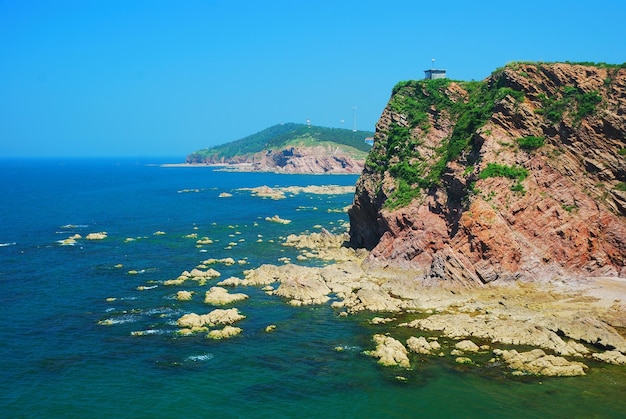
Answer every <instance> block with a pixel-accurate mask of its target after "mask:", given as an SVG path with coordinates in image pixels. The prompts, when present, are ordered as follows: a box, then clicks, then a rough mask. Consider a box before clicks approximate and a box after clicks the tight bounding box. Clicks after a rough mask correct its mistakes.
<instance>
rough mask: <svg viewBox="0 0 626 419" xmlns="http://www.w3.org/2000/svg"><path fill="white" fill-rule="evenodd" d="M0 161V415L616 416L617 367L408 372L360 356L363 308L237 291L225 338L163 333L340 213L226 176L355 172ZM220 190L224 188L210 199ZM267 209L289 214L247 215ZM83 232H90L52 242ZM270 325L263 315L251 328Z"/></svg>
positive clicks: (339, 220) (287, 180)
mask: <svg viewBox="0 0 626 419" xmlns="http://www.w3.org/2000/svg"><path fill="white" fill-rule="evenodd" d="M2 163H3V164H2V166H1V168H0V188H1V190H0V192H1V193H2V196H3V197H5V199H4V200H3V203H2V205H1V206H0V217H1V220H2V223H1V224H0V290H1V293H0V304H1V306H2V308H3V310H2V312H1V314H0V341H1V342H2V345H1V346H0V354H1V359H2V369H0V407H1V410H2V415H3V417H81V418H82V417H111V416H123V417H226V418H228V417H295V416H308V417H389V418H403V417H417V416H435V417H547V416H551V417H619V416H620V415H621V414H622V413H623V412H624V411H626V397H624V396H625V395H626V373H625V369H624V368H618V367H612V366H607V365H602V364H590V366H591V367H592V368H591V369H590V371H589V373H588V375H587V376H585V377H577V378H552V379H545V378H543V379H539V378H532V377H521V378H515V377H511V376H510V375H509V374H508V373H507V371H505V370H501V369H497V368H491V369H490V368H486V367H484V366H457V365H455V364H454V363H453V362H452V361H451V359H450V357H445V358H442V359H440V358H435V357H414V358H413V359H412V364H413V365H414V369H412V370H410V371H405V370H401V369H393V368H391V369H389V368H387V369H386V368H382V367H379V366H378V365H377V364H376V362H375V360H373V359H371V358H369V357H367V356H365V355H363V351H364V350H367V349H372V344H371V336H372V335H373V334H374V333H376V332H379V331H381V330H384V326H370V325H369V324H368V323H367V319H368V318H369V317H372V316H371V315H366V314H363V315H359V316H355V317H350V318H341V317H338V316H337V315H336V314H337V313H336V312H334V311H333V310H332V309H331V308H330V307H329V306H328V305H323V306H310V307H300V308H294V307H290V306H288V305H286V304H285V302H284V301H283V300H282V299H280V298H278V297H273V296H267V295H265V293H263V292H262V291H261V290H260V289H258V288H257V287H246V288H240V289H238V290H237V292H245V293H246V294H249V295H250V297H251V298H249V299H248V300H246V301H243V302H239V303H236V304H234V306H236V307H237V308H239V310H240V311H241V312H242V313H243V314H244V315H245V316H246V319H245V320H243V321H241V322H238V323H237V324H236V326H238V327H241V328H242V329H243V334H242V335H241V336H237V337H234V338H232V339H230V340H224V341H213V340H209V339H206V337H205V335H204V334H199V335H195V336H178V335H176V334H175V333H174V332H175V331H176V330H177V327H176V325H175V322H176V319H178V318H179V317H180V316H182V315H183V314H185V313H189V312H197V313H206V312H208V311H210V310H211V309H212V308H211V307H210V306H207V305H206V304H204V303H203V301H202V300H203V294H204V291H205V290H206V289H208V288H207V287H208V285H210V284H214V283H215V282H217V281H219V280H220V279H225V278H227V277H229V276H238V277H242V272H243V270H244V269H250V268H254V267H257V266H259V265H260V264H262V263H281V262H279V261H278V259H279V258H281V257H289V258H291V259H292V260H294V261H295V256H296V255H297V253H296V252H295V250H294V249H291V248H287V247H283V246H281V238H282V237H285V236H286V235H287V234H290V233H302V232H305V231H318V230H319V227H320V226H323V227H324V228H327V229H328V230H331V231H343V228H344V227H342V226H343V224H344V223H346V222H347V220H348V217H347V215H346V214H345V213H339V212H334V211H332V212H329V209H330V210H337V209H340V208H343V207H345V206H346V205H348V204H350V203H351V200H352V196H351V195H349V194H346V195H337V196H324V195H310V194H298V195H294V196H290V197H288V198H286V199H284V200H278V201H274V200H270V199H261V198H258V197H252V196H251V195H250V192H247V191H245V192H244V191H237V190H236V189H237V188H241V187H255V186H262V185H269V186H290V185H300V186H306V185H311V184H320V185H321V184H338V185H351V184H354V182H355V181H356V177H355V176H299V175H274V174H243V173H223V172H216V171H213V169H210V168H180V167H177V168H163V167H159V166H158V165H151V164H147V163H155V162H151V161H150V162H149V161H136V160H66V161H59V160H41V161H36V160H29V161H15V160H5V161H3V162H2ZM157 163H158V162H157ZM195 189H198V191H197V192H195V191H194V192H189V191H188V190H195ZM221 192H229V193H232V194H233V196H232V197H230V198H220V197H219V194H220V193H221ZM273 215H279V216H280V217H281V218H285V219H289V220H292V222H291V223H290V224H287V225H283V224H277V223H271V222H268V221H265V217H271V216H273ZM194 228H196V229H194ZM99 231H106V232H107V234H108V237H107V238H106V239H104V240H101V241H87V240H84V239H81V240H77V243H76V244H75V245H74V246H62V245H60V244H59V243H58V241H60V240H63V239H66V238H68V237H70V236H71V235H73V234H76V233H78V234H80V235H82V236H83V237H85V236H86V234H88V233H90V232H99ZM157 231H163V232H165V233H166V234H165V235H154V233H155V232H157ZM190 233H197V234H198V237H203V236H206V237H209V238H211V239H212V240H214V243H213V244H211V245H205V246H202V247H201V248H198V247H196V243H195V240H194V239H189V238H185V237H184V236H185V235H187V234H190ZM127 238H134V239H135V240H134V241H130V242H126V239H127ZM259 240H261V241H260V242H259ZM229 243H236V245H231V246H229ZM227 247H231V249H227ZM225 257H232V258H234V259H235V260H244V259H245V260H246V261H247V264H245V265H240V264H236V265H233V266H225V265H223V264H216V265H212V268H214V269H216V270H218V271H219V272H221V274H222V276H221V278H220V279H215V280H211V281H209V282H208V285H207V286H204V287H200V286H198V285H197V284H194V283H189V282H188V283H186V284H185V285H183V286H164V285H163V281H165V280H167V279H173V278H176V277H177V276H178V275H179V274H180V273H181V272H182V271H184V270H191V269H193V268H194V267H195V266H196V265H197V264H199V263H200V262H201V261H203V260H205V259H208V258H217V259H220V258H225ZM118 264H122V265H123V267H121V268H119V267H116V265H118ZM131 270H135V271H137V272H138V273H137V274H129V273H128V272H129V271H131ZM138 287H144V290H139V289H138ZM181 289H185V290H191V291H196V294H195V295H194V298H193V300H192V301H177V300H176V299H174V298H173V296H174V294H175V293H176V291H178V290H181ZM107 299H114V300H112V301H107ZM270 324H274V325H276V326H277V327H276V330H275V331H274V332H271V333H267V332H265V327H266V326H267V325H270ZM381 328H382V329H381ZM133 332H135V333H133ZM137 332H139V333H137ZM393 333H398V334H399V335H402V334H406V333H407V332H406V331H403V332H394V331H393V330H392V334H393ZM337 347H340V348H342V349H343V350H341V351H337V350H336V348H337ZM484 357H488V354H487V355H484ZM585 362H587V361H585ZM479 365H484V364H482V363H481V362H479ZM398 377H402V380H400V379H398Z"/></svg>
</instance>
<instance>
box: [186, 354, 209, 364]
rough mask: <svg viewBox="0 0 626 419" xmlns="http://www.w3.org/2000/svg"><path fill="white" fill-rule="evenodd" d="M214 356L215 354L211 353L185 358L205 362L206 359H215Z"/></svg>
mask: <svg viewBox="0 0 626 419" xmlns="http://www.w3.org/2000/svg"><path fill="white" fill-rule="evenodd" d="M214 357H215V355H213V354H211V353H208V354H203V355H192V356H188V357H187V358H185V361H191V362H204V361H209V360H211V359H213V358H214Z"/></svg>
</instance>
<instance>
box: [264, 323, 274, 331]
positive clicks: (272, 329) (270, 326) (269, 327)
mask: <svg viewBox="0 0 626 419" xmlns="http://www.w3.org/2000/svg"><path fill="white" fill-rule="evenodd" d="M274 330H276V325H275V324H270V325H269V326H267V327H266V328H265V331H266V332H273V331H274Z"/></svg>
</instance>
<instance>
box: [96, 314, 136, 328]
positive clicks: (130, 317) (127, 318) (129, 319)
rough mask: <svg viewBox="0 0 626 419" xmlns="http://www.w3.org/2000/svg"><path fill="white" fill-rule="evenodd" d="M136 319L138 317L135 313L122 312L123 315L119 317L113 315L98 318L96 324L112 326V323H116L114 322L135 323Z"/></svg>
mask: <svg viewBox="0 0 626 419" xmlns="http://www.w3.org/2000/svg"><path fill="white" fill-rule="evenodd" d="M138 320H139V318H138V316H137V315H134V314H124V315H121V316H119V317H113V318H110V319H104V320H100V321H99V322H98V324H99V325H102V326H113V325H116V324H125V323H135V322H136V321H138Z"/></svg>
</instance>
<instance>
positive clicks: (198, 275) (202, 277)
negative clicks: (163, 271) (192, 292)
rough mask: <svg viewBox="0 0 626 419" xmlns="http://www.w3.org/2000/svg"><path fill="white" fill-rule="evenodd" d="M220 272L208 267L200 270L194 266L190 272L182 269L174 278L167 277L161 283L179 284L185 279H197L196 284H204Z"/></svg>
mask: <svg viewBox="0 0 626 419" xmlns="http://www.w3.org/2000/svg"><path fill="white" fill-rule="evenodd" d="M219 276H221V274H220V273H219V272H218V271H216V270H215V269H209V270H207V271H201V270H200V269H198V268H194V269H192V270H191V272H187V271H183V273H181V274H180V276H179V277H178V278H176V279H168V280H167V281H165V282H163V285H181V284H183V283H184V282H185V281H187V280H190V281H197V282H198V285H200V286H202V285H204V284H206V281H207V280H209V279H213V278H218V277H219Z"/></svg>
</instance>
